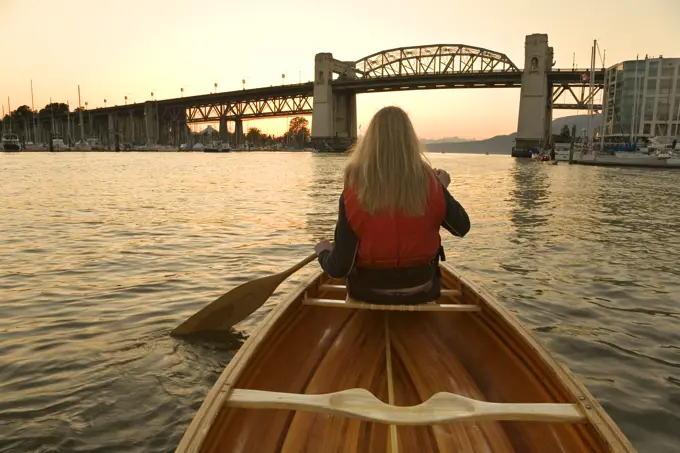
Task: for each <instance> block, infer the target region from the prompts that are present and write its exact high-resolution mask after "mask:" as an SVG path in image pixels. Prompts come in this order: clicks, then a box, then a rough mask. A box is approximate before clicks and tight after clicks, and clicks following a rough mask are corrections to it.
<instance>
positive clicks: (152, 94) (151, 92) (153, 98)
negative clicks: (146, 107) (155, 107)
mask: <svg viewBox="0 0 680 453" xmlns="http://www.w3.org/2000/svg"><path fill="white" fill-rule="evenodd" d="M151 100H152V101H153V100H154V98H153V91H152V92H151Z"/></svg>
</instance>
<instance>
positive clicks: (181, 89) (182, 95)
mask: <svg viewBox="0 0 680 453" xmlns="http://www.w3.org/2000/svg"><path fill="white" fill-rule="evenodd" d="M179 91H181V93H182V94H181V95H180V97H184V88H180V89H179Z"/></svg>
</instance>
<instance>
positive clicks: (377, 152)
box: [314, 107, 470, 304]
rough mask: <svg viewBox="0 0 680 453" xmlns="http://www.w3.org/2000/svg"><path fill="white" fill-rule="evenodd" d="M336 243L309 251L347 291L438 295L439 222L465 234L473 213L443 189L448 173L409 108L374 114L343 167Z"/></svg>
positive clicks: (397, 296)
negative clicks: (430, 156) (424, 144)
mask: <svg viewBox="0 0 680 453" xmlns="http://www.w3.org/2000/svg"><path fill="white" fill-rule="evenodd" d="M344 181H345V188H344V190H343V192H342V195H341V196H340V207H339V212H338V221H337V224H336V227H335V246H333V245H331V243H330V242H329V241H327V240H324V241H321V242H319V243H318V244H317V245H316V246H315V247H314V250H315V251H316V254H317V255H318V259H319V264H320V265H321V267H322V268H323V270H324V271H326V273H327V274H328V275H329V276H330V277H333V278H344V277H346V278H347V292H348V295H349V297H351V298H352V299H355V300H360V301H364V302H370V303H378V304H379V303H383V304H419V303H424V302H430V301H434V300H436V299H438V298H439V295H440V291H441V282H440V274H439V260H440V259H442V260H443V259H444V250H443V248H442V247H441V238H440V236H439V228H440V226H441V227H444V228H445V229H446V230H448V231H449V232H450V233H451V234H453V235H455V236H459V237H463V236H465V234H467V232H468V231H469V230H470V219H469V218H468V215H467V213H466V212H465V209H463V207H462V206H461V205H460V203H458V202H457V201H456V200H455V199H454V198H453V196H451V194H450V193H449V191H448V190H447V187H448V185H449V183H450V182H451V177H450V176H449V175H448V173H447V172H445V171H443V170H436V169H433V168H432V167H431V166H430V165H429V164H428V162H427V160H426V158H425V156H424V154H423V150H422V148H421V145H420V141H419V140H418V137H417V135H416V132H415V130H414V129H413V125H412V124H411V120H410V119H409V117H408V115H407V114H406V112H404V111H403V110H402V109H400V108H398V107H385V108H383V109H381V110H380V111H379V112H378V113H376V114H375V116H374V117H373V119H372V120H371V124H370V125H369V126H368V129H367V131H366V135H365V136H364V137H363V138H362V139H361V140H360V141H359V143H358V144H357V146H356V148H355V149H354V151H353V152H352V155H351V157H350V161H349V163H348V165H347V167H346V168H345V172H344Z"/></svg>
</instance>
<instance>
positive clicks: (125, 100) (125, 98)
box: [125, 96, 127, 105]
mask: <svg viewBox="0 0 680 453" xmlns="http://www.w3.org/2000/svg"><path fill="white" fill-rule="evenodd" d="M125 105H127V96H125Z"/></svg>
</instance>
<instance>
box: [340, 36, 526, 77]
mask: <svg viewBox="0 0 680 453" xmlns="http://www.w3.org/2000/svg"><path fill="white" fill-rule="evenodd" d="M353 72H354V73H355V74H356V77H357V78H363V79H374V78H386V77H412V76H427V75H442V74H478V73H499V72H501V73H503V72H505V73H507V72H521V71H520V69H519V68H518V67H517V66H516V65H515V63H513V62H512V61H511V60H510V59H509V58H508V57H507V55H505V54H503V53H499V52H494V51H492V50H488V49H482V48H480V47H474V46H467V45H462V44H436V45H428V46H419V47H400V48H397V49H391V50H383V51H381V52H377V53H374V54H373V55H369V56H367V57H364V58H362V59H360V60H358V61H356V62H355V68H354V71H353Z"/></svg>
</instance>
